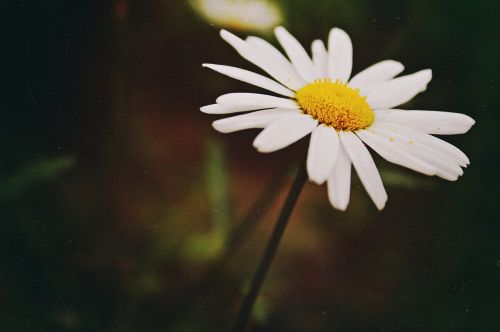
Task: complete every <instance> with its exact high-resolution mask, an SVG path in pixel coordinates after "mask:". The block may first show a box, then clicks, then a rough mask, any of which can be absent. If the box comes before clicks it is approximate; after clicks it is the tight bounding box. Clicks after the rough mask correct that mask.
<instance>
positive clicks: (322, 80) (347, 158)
mask: <svg viewBox="0 0 500 332" xmlns="http://www.w3.org/2000/svg"><path fill="white" fill-rule="evenodd" d="M275 34H276V38H277V39H278V41H279V42H280V44H281V46H282V47H283V49H284V50H285V53H286V55H287V56H288V58H287V57H285V56H284V55H283V54H282V53H281V52H280V51H278V50H277V49H276V48H275V47H274V46H272V45H271V44H270V43H268V42H267V41H265V40H263V39H261V38H258V37H253V36H251V37H248V38H246V39H245V40H242V39H240V38H238V37H237V36H235V35H233V34H231V33H230V32H228V31H225V30H222V31H221V37H222V38H223V39H224V40H225V41H226V42H228V43H229V44H230V45H231V46H232V47H234V48H235V49H236V51H237V52H238V53H239V54H240V55H241V56H242V57H243V58H245V59H246V60H248V61H250V62H251V63H253V64H254V65H256V66H258V67H260V68H261V69H262V70H263V71H264V72H266V73H267V74H269V76H271V77H272V79H271V78H268V77H265V76H263V75H260V74H257V73H254V72H250V71H247V70H244V69H240V68H235V67H230V66H223V65H215V64H204V65H203V66H204V67H207V68H210V69H213V70H215V71H217V72H219V73H222V74H224V75H227V76H229V77H232V78H234V79H237V80H241V81H244V82H246V83H249V84H253V85H255V86H258V87H260V88H262V89H265V90H268V91H270V92H272V93H274V94H276V95H279V96H276V95H268V94H257V93H229V94H225V95H223V96H220V97H219V98H217V101H216V104H213V105H208V106H204V107H202V108H201V111H202V112H204V113H208V114H230V113H238V112H248V113H245V114H242V115H236V116H231V117H227V118H224V119H221V120H217V121H215V122H213V127H214V128H215V129H216V130H218V131H219V132H222V133H230V132H234V131H238V130H243V129H249V128H264V130H262V131H261V132H260V134H259V135H258V136H257V137H256V138H255V140H254V142H253V146H254V147H255V148H256V149H257V150H258V151H260V152H273V151H276V150H279V149H282V148H284V147H286V146H288V145H290V144H292V143H294V142H296V141H298V140H300V139H301V138H303V137H305V136H307V135H309V134H311V137H310V143H309V150H308V155H307V172H308V175H309V179H310V180H311V181H313V182H315V183H317V184H323V183H325V182H326V183H327V187H328V198H329V200H330V202H331V204H332V205H333V207H335V208H336V209H339V210H345V209H346V208H347V205H348V203H349V196H350V186H351V168H352V167H351V165H352V166H354V169H355V170H356V172H357V174H358V177H359V179H360V180H361V183H362V184H363V186H364V187H365V189H366V191H367V192H368V195H369V196H370V197H371V199H372V200H373V202H374V203H375V205H376V206H377V208H378V209H379V210H381V209H383V208H384V206H385V203H386V201H387V193H386V191H385V189H384V185H383V183H382V180H381V178H380V174H379V172H378V170H377V167H376V165H375V163H374V161H373V159H372V157H371V155H370V152H369V151H368V148H367V146H368V147H370V148H371V149H372V150H373V151H375V152H376V153H378V154H379V155H380V156H381V157H382V158H384V159H386V160H387V161H389V162H392V163H394V164H397V165H401V166H404V167H407V168H409V169H412V170H414V171H417V172H419V173H423V174H426V175H437V176H439V177H441V178H443V179H446V180H450V181H455V180H457V178H458V177H459V176H460V175H462V174H463V170H462V168H463V167H466V166H467V165H468V164H469V159H468V158H467V156H466V155H465V154H464V153H463V152H462V151H460V150H459V149H458V148H456V147H455V146H453V145H451V144H449V143H447V142H445V141H443V140H441V139H439V138H437V137H435V136H432V135H452V134H462V133H465V132H467V131H468V130H469V129H470V128H471V126H472V125H473V124H474V120H473V119H472V118H470V117H469V116H467V115H464V114H459V113H451V112H438V111H422V110H402V109H395V108H394V107H397V106H399V105H401V104H404V103H406V102H407V101H409V100H410V99H412V98H413V97H414V96H415V95H417V94H418V93H420V92H422V91H424V90H425V89H426V87H427V84H428V83H429V82H430V80H431V78H432V72H431V70H430V69H425V70H421V71H419V72H416V73H413V74H410V75H406V76H399V77H396V76H397V75H398V74H400V73H401V72H402V71H403V69H404V67H403V65H402V64H401V63H399V62H397V61H393V60H385V61H381V62H379V63H376V64H374V65H372V66H371V67H368V68H367V69H365V70H363V71H361V72H360V73H359V74H357V75H355V76H354V77H352V78H351V69H352V43H351V39H350V38H349V36H348V35H347V33H346V32H344V31H343V30H341V29H338V28H333V29H332V30H331V31H330V34H329V37H328V49H327V48H326V47H325V44H324V43H323V42H322V41H321V40H315V41H313V43H312V46H311V51H312V58H311V57H309V55H308V53H307V52H306V50H305V49H304V48H303V47H302V46H301V44H300V43H299V42H298V41H297V40H296V39H295V38H294V37H293V36H292V35H291V34H290V33H289V32H288V31H287V30H286V29H284V28H283V27H277V28H276V29H275ZM250 111H251V112H250Z"/></svg>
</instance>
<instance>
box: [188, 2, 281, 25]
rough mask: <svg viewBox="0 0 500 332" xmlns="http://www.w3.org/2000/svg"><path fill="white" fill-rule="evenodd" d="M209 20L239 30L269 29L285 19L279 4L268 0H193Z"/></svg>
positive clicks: (196, 7)
mask: <svg viewBox="0 0 500 332" xmlns="http://www.w3.org/2000/svg"><path fill="white" fill-rule="evenodd" d="M190 3H191V5H192V7H193V8H194V9H195V10H196V11H197V12H198V13H199V14H200V15H201V16H203V17H204V18H205V19H206V20H207V21H209V22H212V23H214V24H217V25H218V26H222V27H226V28H232V29H237V30H253V31H269V30H271V29H272V28H273V27H275V26H276V25H278V24H280V22H281V21H282V20H283V16H282V14H281V10H280V9H279V7H278V6H277V5H275V4H274V3H273V2H271V1H267V0H259V1H255V0H191V2H190Z"/></svg>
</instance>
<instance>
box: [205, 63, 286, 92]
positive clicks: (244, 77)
mask: <svg viewBox="0 0 500 332" xmlns="http://www.w3.org/2000/svg"><path fill="white" fill-rule="evenodd" d="M203 67H207V68H210V69H213V70H215V71H217V72H219V73H221V74H224V75H227V76H229V77H232V78H234V79H237V80H240V81H243V82H246V83H249V84H253V85H255V86H258V87H260V88H263V89H266V90H269V91H272V92H275V93H277V94H280V95H283V96H286V97H292V98H293V97H295V93H293V92H292V91H290V90H289V89H287V88H285V87H284V86H283V85H281V84H279V83H277V82H276V81H273V80H272V79H270V78H267V77H265V76H262V75H259V74H256V73H253V72H251V71H248V70H244V69H240V68H236V67H231V66H223V65H213V64H206V63H205V64H203Z"/></svg>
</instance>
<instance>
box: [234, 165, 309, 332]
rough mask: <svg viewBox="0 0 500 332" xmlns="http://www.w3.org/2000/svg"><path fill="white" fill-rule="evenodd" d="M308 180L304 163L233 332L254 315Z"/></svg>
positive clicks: (244, 324) (241, 329) (241, 327)
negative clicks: (282, 239)
mask: <svg viewBox="0 0 500 332" xmlns="http://www.w3.org/2000/svg"><path fill="white" fill-rule="evenodd" d="M306 179H307V171H306V163H305V162H302V163H301V165H300V168H299V171H298V173H297V175H296V177H295V180H294V181H293V184H292V187H291V188H290V192H289V193H288V196H287V198H286V201H285V204H284V205H283V208H282V209H281V213H280V215H279V218H278V221H277V222H276V225H275V226H274V230H273V233H272V235H271V238H270V239H269V242H268V243H267V246H266V250H265V251H264V254H263V255H262V258H261V260H260V263H259V267H258V269H257V272H256V273H255V275H254V277H253V280H252V285H251V287H250V290H249V292H248V293H247V295H246V296H245V299H244V300H243V303H242V304H241V307H240V311H239V313H238V316H237V318H236V321H235V324H234V328H233V331H243V330H244V329H245V326H246V324H247V322H248V319H249V318H250V314H251V313H252V309H253V306H254V304H255V300H256V299H257V296H258V295H259V291H260V289H261V287H262V284H263V283H264V279H265V278H266V275H267V272H268V271H269V267H270V266H271V262H272V260H273V258H274V256H275V254H276V251H277V249H278V246H279V244H280V240H281V237H282V236H283V233H284V232H285V228H286V225H287V224H288V220H289V219H290V215H291V214H292V211H293V208H294V207H295V203H297V199H298V198H299V195H300V192H301V190H302V187H303V186H304V183H305V182H306Z"/></svg>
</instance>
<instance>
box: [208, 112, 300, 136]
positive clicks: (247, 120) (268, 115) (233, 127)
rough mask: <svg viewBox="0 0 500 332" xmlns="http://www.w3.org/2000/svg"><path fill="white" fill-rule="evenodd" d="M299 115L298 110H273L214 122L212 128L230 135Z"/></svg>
mask: <svg viewBox="0 0 500 332" xmlns="http://www.w3.org/2000/svg"><path fill="white" fill-rule="evenodd" d="M300 114H301V113H300V111H299V110H290V109H284V108H275V109H270V110H262V111H256V112H252V113H247V114H243V115H237V116H232V117H229V118H225V119H220V120H217V121H214V122H213V123H212V126H213V127H214V128H215V130H217V131H220V132H221V133H231V132H234V131H238V130H244V129H250V128H265V127H266V126H267V125H269V124H270V123H271V122H273V121H274V120H276V119H280V118H283V117H287V116H296V115H300Z"/></svg>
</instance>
